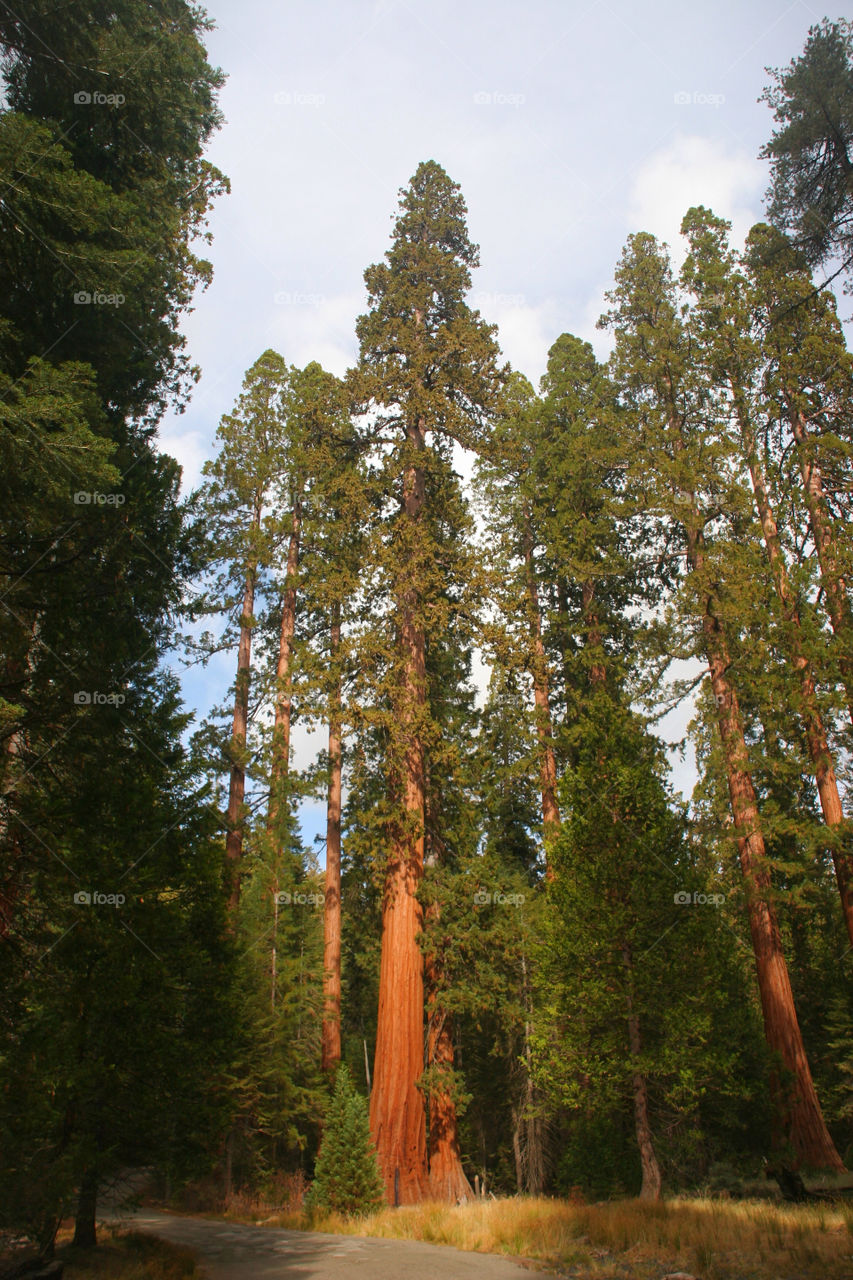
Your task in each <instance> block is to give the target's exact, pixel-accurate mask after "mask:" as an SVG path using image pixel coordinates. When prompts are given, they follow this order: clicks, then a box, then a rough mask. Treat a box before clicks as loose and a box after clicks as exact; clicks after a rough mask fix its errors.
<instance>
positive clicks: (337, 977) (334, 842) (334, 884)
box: [322, 600, 341, 1071]
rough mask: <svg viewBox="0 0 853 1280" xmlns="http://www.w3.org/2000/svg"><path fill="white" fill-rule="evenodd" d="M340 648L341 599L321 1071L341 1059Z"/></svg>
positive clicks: (334, 650)
mask: <svg viewBox="0 0 853 1280" xmlns="http://www.w3.org/2000/svg"><path fill="white" fill-rule="evenodd" d="M340 648H341V606H340V601H337V600H336V601H335V602H334V603H333V605H332V625H331V638H330V658H331V663H332V671H333V673H334V676H333V678H334V688H333V690H332V695H331V698H330V700H329V790H328V799H327V802H326V900H325V909H324V914H323V1049H322V1060H323V1070H324V1071H333V1070H334V1068H335V1066H336V1065H337V1063H338V1062H340V1060H341V677H340V672H339V669H338V662H339V656H340Z"/></svg>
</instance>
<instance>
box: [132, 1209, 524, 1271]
mask: <svg viewBox="0 0 853 1280" xmlns="http://www.w3.org/2000/svg"><path fill="white" fill-rule="evenodd" d="M127 1225H128V1226H132V1228H133V1229H134V1230H138V1231H150V1232H151V1233H152V1234H153V1235H158V1236H162V1237H163V1239H164V1240H172V1241H174V1242H175V1243H176V1244H183V1245H187V1246H188V1247H189V1248H190V1249H193V1250H194V1251H195V1252H196V1253H197V1254H198V1255H199V1257H200V1259H201V1261H202V1263H203V1265H204V1270H205V1272H206V1273H207V1275H208V1276H209V1277H210V1280H291V1278H293V1280H297V1277H298V1278H299V1280H522V1277H526V1280H531V1277H532V1275H533V1273H532V1272H531V1271H530V1270H527V1269H526V1268H525V1267H522V1266H519V1265H518V1264H517V1263H515V1262H511V1261H510V1260H509V1259H508V1258H500V1257H497V1256H496V1255H495V1254H489V1253H462V1252H461V1251H460V1250H459V1249H449V1248H446V1247H445V1246H444V1245H437V1244H421V1243H420V1242H419V1241H414V1240H371V1239H368V1238H367V1237H363V1236H333V1235H326V1234H324V1233H322V1232H319V1231H283V1230H281V1229H279V1228H276V1227H254V1226H245V1225H242V1224H240V1223H236V1222H216V1221H214V1220H211V1219H208V1218H180V1217H175V1216H173V1215H172V1214H166V1213H154V1212H151V1211H149V1210H145V1209H143V1210H141V1211H139V1212H138V1213H136V1214H134V1215H133V1216H132V1218H130V1219H128V1220H127Z"/></svg>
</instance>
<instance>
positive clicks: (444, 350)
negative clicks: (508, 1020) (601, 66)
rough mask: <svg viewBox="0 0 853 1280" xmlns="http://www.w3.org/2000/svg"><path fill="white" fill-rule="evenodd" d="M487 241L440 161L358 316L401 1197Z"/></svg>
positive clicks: (385, 1092) (388, 1085)
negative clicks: (458, 457)
mask: <svg viewBox="0 0 853 1280" xmlns="http://www.w3.org/2000/svg"><path fill="white" fill-rule="evenodd" d="M477 260H478V258H477V250H476V248H475V246H474V245H472V243H471V241H470V240H469V238H468V233H467V229H466V226H465V204H464V201H463V199H462V196H461V193H460V191H459V188H458V186H457V185H456V184H454V183H452V182H451V181H450V179H449V178H448V177H447V175H446V173H445V172H444V170H443V169H442V168H441V167H440V165H438V164H436V163H435V161H427V162H425V163H423V164H421V165H420V166H419V167H418V170H417V172H416V173H415V175H414V177H413V179H412V182H411V184H410V186H409V187H408V188H407V189H406V190H405V191H403V192H402V193H401V198H400V213H399V216H398V218H397V221H396V224H395V228H394V235H393V242H392V246H391V248H390V249H389V251H388V253H387V254H386V256H385V260H384V262H381V263H378V264H376V265H374V266H372V267H369V268H368V270H367V271H366V272H365V281H366V283H367V289H368V297H369V303H370V310H369V311H368V312H367V314H365V315H363V316H361V317H360V318H359V320H358V324H357V333H358V338H359V342H360V358H359V363H358V367H357V369H356V370H355V373H354V377H353V387H354V390H355V394H356V398H357V400H358V402H359V403H360V405H361V406H362V408H363V410H364V411H367V410H372V412H373V414H374V427H373V432H374V437H373V438H374V439H375V440H376V442H377V443H379V442H382V443H383V444H384V445H386V446H387V454H386V457H385V477H386V484H387V487H388V493H389V498H390V499H391V501H392V502H393V503H394V505H395V507H396V510H395V511H394V513H393V515H392V516H390V517H389V518H388V519H387V521H386V522H385V525H384V530H385V534H386V536H385V538H384V542H383V551H382V561H383V562H382V574H383V577H384V580H385V583H386V584H387V587H386V589H387V599H388V607H389V610H390V623H391V628H392V633H393V635H394V654H393V658H392V670H391V681H390V688H389V697H390V700H391V705H392V707H393V714H392V716H391V718H390V721H389V727H390V742H389V747H390V759H389V762H388V765H389V783H390V788H391V793H392V798H393V804H394V805H395V807H396V810H397V814H398V816H397V819H396V823H395V829H394V833H393V836H392V843H391V847H390V848H389V849H388V862H387V880H386V890H385V901H384V906H383V941H382V961H381V972H380V988H379V1021H378V1028H377V1043H376V1061H375V1070H374V1082H373V1092H372V1094H371V1107H370V1111H371V1128H372V1132H373V1134H374V1138H375V1141H376V1147H377V1151H378V1154H379V1160H380V1164H381V1166H382V1172H383V1177H384V1180H385V1187H386V1195H387V1197H388V1199H389V1201H391V1202H392V1203H398V1202H409V1201H413V1200H418V1199H420V1198H421V1197H422V1196H423V1195H424V1193H425V1191H426V1187H427V1153H426V1137H425V1122H424V1107H423V1100H422V1098H421V1095H420V1094H419V1092H418V1089H417V1081H418V1079H419V1077H420V1074H421V1071H422V1069H423V1017H424V1003H423V1000H424V997H423V957H422V956H421V953H420V950H419V948H418V943H417V934H418V932H419V930H420V928H421V925H422V912H421V908H420V906H419V903H418V899H417V896H416V895H417V888H418V884H419V882H420V879H421V875H422V871H423V854H424V805H425V795H426V770H427V752H428V749H429V745H430V739H431V735H432V727H431V723H430V716H429V710H428V705H427V696H426V695H427V689H426V647H427V644H428V642H429V639H430V636H431V634H432V628H433V627H434V623H433V621H432V618H431V612H432V609H433V607H434V602H435V601H436V598H437V594H438V593H439V592H440V590H441V585H442V575H441V566H440V565H439V564H438V563H437V561H436V557H435V554H434V548H433V546H432V541H431V538H430V536H429V518H428V517H429V508H428V505H427V504H428V502H429V495H430V488H431V481H432V477H433V473H434V469H435V465H436V463H437V462H438V461H439V460H440V459H441V458H442V457H446V456H448V455H449V454H450V451H451V449H452V446H453V444H454V443H457V444H460V445H462V446H463V447H468V448H475V447H477V446H478V445H479V443H480V442H481V441H482V439H483V436H484V432H485V430H486V421H487V417H488V414H489V413H490V412H491V411H492V409H493V407H494V406H495V403H496V398H497V395H498V393H499V390H500V384H501V375H500V371H499V369H498V365H497V349H496V346H495V342H494V337H493V334H492V331H491V329H490V328H489V327H488V326H487V325H486V324H484V323H483V321H482V320H481V319H480V317H479V315H478V314H477V313H476V312H472V311H471V310H470V309H469V308H468V307H467V305H466V303H465V295H466V293H467V292H468V289H469V288H470V281H471V276H470V272H471V269H472V268H473V267H475V266H476V265H477Z"/></svg>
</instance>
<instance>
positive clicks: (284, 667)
mask: <svg viewBox="0 0 853 1280" xmlns="http://www.w3.org/2000/svg"><path fill="white" fill-rule="evenodd" d="M301 532H302V503H301V498H300V497H297V498H296V500H295V501H294V504H293V512H292V516H291V528H290V541H289V543H288V547H287V570H286V573H285V579H284V594H283V597H282V606H281V631H280V633H279V641H278V662H277V664H276V672H275V687H276V695H275V723H274V725H273V735H272V761H271V763H270V797H269V805H268V807H267V831H268V832H269V834H270V836H271V837H272V838H273V839H276V838H277V837H278V834H279V833H278V827H279V822H280V819H281V815H282V812H283V810H284V808H285V806H286V804H287V776H288V772H289V770H290V727H291V718H292V714H293V692H292V691H293V671H292V658H293V637H294V633H295V631H296V575H297V573H298V572H299V540H300V536H301Z"/></svg>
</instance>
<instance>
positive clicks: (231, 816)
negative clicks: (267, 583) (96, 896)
mask: <svg viewBox="0 0 853 1280" xmlns="http://www.w3.org/2000/svg"><path fill="white" fill-rule="evenodd" d="M259 524H260V510H259V509H258V508H256V509H255V513H254V517H253V526H252V527H253V530H257V528H258V526H259ZM256 575H257V562H256V561H252V562H250V564H249V566H248V569H247V571H246V581H245V587H244V590H243V607H242V609H241V611H240V640H239V643H238V646H237V680H236V685H235V691H234V718H233V721H232V726H231V779H230V783H229V788H228V814H227V824H228V827H227V835H226V837H225V857H226V860H227V866H228V869H229V879H230V884H229V893H228V907H229V910H230V911H231V912H233V911H235V910H236V908H237V904H238V902H239V900H240V859H241V858H242V856H243V799H244V797H245V794H246V765H245V759H246V735H247V732H248V725H249V685H250V682H251V666H252V625H253V614H254V608H255V578H256Z"/></svg>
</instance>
